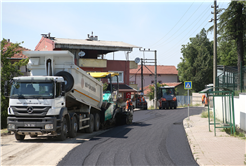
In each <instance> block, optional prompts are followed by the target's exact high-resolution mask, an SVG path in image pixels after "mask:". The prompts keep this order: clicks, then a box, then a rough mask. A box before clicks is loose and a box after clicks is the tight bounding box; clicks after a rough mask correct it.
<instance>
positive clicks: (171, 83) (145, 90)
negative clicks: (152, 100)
mask: <svg viewBox="0 0 246 166" xmlns="http://www.w3.org/2000/svg"><path fill="white" fill-rule="evenodd" d="M165 84H166V86H174V87H176V86H178V85H180V84H182V82H166V83H165V82H164V83H162V84H161V85H165ZM151 85H152V86H154V84H151ZM149 86H150V85H148V86H145V87H144V88H143V89H144V94H145V95H147V94H148V93H149V92H150V88H149Z"/></svg>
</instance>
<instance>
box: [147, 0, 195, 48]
mask: <svg viewBox="0 0 246 166" xmlns="http://www.w3.org/2000/svg"><path fill="white" fill-rule="evenodd" d="M193 3H194V2H193ZM193 3H192V4H191V5H190V7H189V8H188V10H187V11H186V12H185V14H184V15H183V16H182V17H181V18H180V19H179V21H178V22H177V23H176V24H175V25H174V26H173V27H172V28H171V30H170V31H169V32H168V33H167V34H166V35H165V36H167V35H168V34H169V33H170V32H171V31H172V30H173V29H174V28H175V26H176V25H177V24H178V23H179V22H180V21H181V20H182V18H183V17H184V16H185V15H186V13H187V12H188V11H189V10H190V8H191V6H192V5H193ZM165 36H163V37H162V38H161V39H160V40H158V41H157V42H155V43H154V44H152V45H151V46H150V47H152V46H154V45H155V44H156V43H158V42H159V41H161V40H162V39H163V38H164V37H165Z"/></svg>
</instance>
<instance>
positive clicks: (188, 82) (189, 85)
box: [184, 81, 192, 89]
mask: <svg viewBox="0 0 246 166" xmlns="http://www.w3.org/2000/svg"><path fill="white" fill-rule="evenodd" d="M184 89H192V81H185V82H184Z"/></svg>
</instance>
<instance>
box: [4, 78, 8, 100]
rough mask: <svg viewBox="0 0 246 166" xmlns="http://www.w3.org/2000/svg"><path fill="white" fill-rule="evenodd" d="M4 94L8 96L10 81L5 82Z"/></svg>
mask: <svg viewBox="0 0 246 166" xmlns="http://www.w3.org/2000/svg"><path fill="white" fill-rule="evenodd" d="M4 96H5V97H8V81H5V83H4Z"/></svg>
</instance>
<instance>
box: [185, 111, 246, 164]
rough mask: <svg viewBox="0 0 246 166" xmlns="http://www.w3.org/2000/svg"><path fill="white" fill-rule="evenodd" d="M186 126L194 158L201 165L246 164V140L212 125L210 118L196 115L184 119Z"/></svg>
mask: <svg viewBox="0 0 246 166" xmlns="http://www.w3.org/2000/svg"><path fill="white" fill-rule="evenodd" d="M183 124H184V128H185V131H186V134H187V138H188V141H189V144H190V148H191V151H192V153H193V156H194V159H195V160H196V161H197V163H198V164H199V165H246V164H244V162H245V163H246V155H245V154H246V153H245V140H243V139H241V138H238V137H233V136H230V135H228V134H226V132H222V131H220V129H216V136H214V132H213V131H214V127H213V126H212V125H211V126H210V130H211V131H212V132H209V131H208V118H201V115H194V116H191V117H190V120H188V118H186V119H184V121H183Z"/></svg>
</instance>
